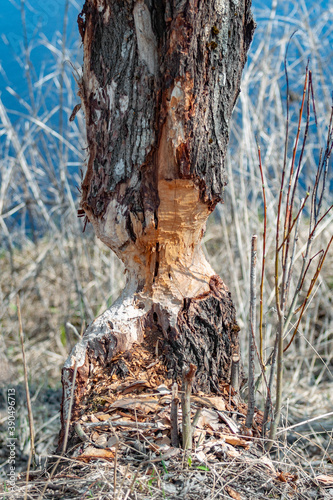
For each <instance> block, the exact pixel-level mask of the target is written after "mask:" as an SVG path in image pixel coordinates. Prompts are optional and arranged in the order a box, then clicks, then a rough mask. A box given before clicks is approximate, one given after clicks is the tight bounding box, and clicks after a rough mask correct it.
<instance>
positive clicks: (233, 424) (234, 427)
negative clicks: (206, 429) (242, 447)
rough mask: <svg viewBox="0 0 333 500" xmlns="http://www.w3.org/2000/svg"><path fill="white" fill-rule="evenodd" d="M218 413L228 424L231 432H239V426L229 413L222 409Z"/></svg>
mask: <svg viewBox="0 0 333 500" xmlns="http://www.w3.org/2000/svg"><path fill="white" fill-rule="evenodd" d="M217 414H218V416H219V417H220V419H221V420H222V421H223V422H225V423H226V424H227V426H228V427H229V429H230V430H231V432H233V433H234V434H237V433H238V432H239V427H238V425H237V424H236V422H234V421H233V420H232V418H230V417H228V416H227V415H225V414H224V413H222V412H220V411H218V412H217Z"/></svg>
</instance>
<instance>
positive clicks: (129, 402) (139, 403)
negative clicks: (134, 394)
mask: <svg viewBox="0 0 333 500" xmlns="http://www.w3.org/2000/svg"><path fill="white" fill-rule="evenodd" d="M158 406H159V402H158V400H157V399H154V398H151V397H150V399H148V398H135V399H130V398H123V399H118V400H117V401H115V402H114V403H112V405H111V407H112V408H122V409H123V410H131V411H134V410H139V411H141V412H142V413H151V412H155V411H156V410H157V407H158Z"/></svg>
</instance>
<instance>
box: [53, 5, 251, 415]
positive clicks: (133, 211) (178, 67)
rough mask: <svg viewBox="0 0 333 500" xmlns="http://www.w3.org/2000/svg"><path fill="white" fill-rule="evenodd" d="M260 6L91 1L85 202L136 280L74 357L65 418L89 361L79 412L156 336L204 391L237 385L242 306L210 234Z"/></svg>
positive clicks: (66, 376) (85, 25)
mask: <svg viewBox="0 0 333 500" xmlns="http://www.w3.org/2000/svg"><path fill="white" fill-rule="evenodd" d="M250 3H251V2H250V0H205V1H203V0H201V1H200V0H145V1H143V0H138V1H135V0H126V1H120V0H86V2H85V4H84V7H83V10H82V12H81V14H80V15H79V19H78V24H79V30H80V33H81V37H82V41H83V47H84V67H83V77H82V80H81V82H80V89H79V94H80V97H81V100H82V104H83V108H84V112H85V116H86V127H87V140H88V148H89V160H88V165H87V170H86V174H85V177H84V180H83V182H82V199H81V209H82V211H84V214H85V215H86V217H87V220H88V221H89V222H91V223H92V224H93V227H94V230H95V232H96V234H97V236H98V237H99V238H100V239H101V240H102V241H103V242H104V243H105V244H106V245H107V246H108V247H110V248H111V249H112V250H113V251H114V252H115V253H116V254H117V256H118V257H119V258H120V259H121V260H122V261H123V262H124V264H125V267H126V273H127V283H126V287H125V290H124V292H123V294H122V296H121V297H120V298H119V299H118V301H117V302H116V303H115V304H114V305H113V306H112V307H111V308H110V309H109V310H107V311H106V312H105V313H104V314H103V315H102V316H100V317H99V318H97V319H96V320H95V321H94V322H93V323H92V324H91V325H90V326H89V328H88V329H87V331H86V333H85V335H84V338H83V340H82V342H81V343H79V344H78V345H77V346H76V347H75V348H74V350H73V352H72V354H71V356H70V357H69V359H68V360H67V362H66V364H65V367H64V370H63V388H64V394H63V405H62V424H63V425H64V422H65V420H66V418H67V413H68V395H69V391H70V386H71V377H72V374H73V370H74V365H75V362H76V363H77V365H78V377H77V382H76V384H77V386H76V391H75V404H74V413H73V418H75V415H76V414H77V412H78V404H79V402H80V400H81V398H82V397H83V395H84V393H85V390H86V386H87V383H88V380H89V377H91V375H92V373H93V370H94V366H96V364H100V365H105V364H107V363H110V362H111V360H112V357H113V356H114V355H115V354H116V353H118V352H122V351H125V350H127V349H130V347H131V345H132V344H133V343H134V342H141V341H142V340H143V337H144V335H148V334H149V335H155V336H159V337H160V338H161V339H163V342H162V344H163V345H162V346H161V348H162V351H161V352H162V353H163V356H164V358H165V363H166V366H167V369H168V374H169V376H170V377H171V378H174V379H176V378H177V377H180V376H181V373H182V368H183V366H184V364H185V363H191V362H192V363H193V364H195V365H196V366H197V368H198V370H197V374H196V381H195V384H194V388H199V387H200V388H201V389H203V390H215V391H218V384H219V381H221V380H224V381H226V380H227V381H229V380H230V370H231V359H232V355H233V354H234V353H237V352H238V326H237V323H236V319H235V311H234V308H233V304H232V301H231V298H230V294H229V292H228V290H227V288H226V286H225V285H224V284H223V282H222V280H221V279H220V278H219V277H218V276H216V275H215V273H214V271H213V269H212V268H211V267H210V265H209V264H208V262H207V261H206V259H205V257H204V254H203V252H202V250H201V247H200V242H201V239H202V236H203V233H204V230H205V224H206V220H207V217H208V215H209V214H210V213H211V212H212V211H213V209H214V207H215V206H216V204H217V203H218V202H219V201H221V199H222V193H223V188H224V185H225V184H226V178H225V174H224V158H225V154H226V148H227V143H228V134H229V132H228V124H229V119H230V116H231V112H232V109H233V107H234V104H235V101H236V99H237V96H238V94H239V91H240V79H241V73H242V69H243V67H244V64H245V61H246V53H247V50H248V47H249V44H250V42H251V39H252V35H253V31H254V26H255V25H254V22H253V19H252V15H251V12H250ZM118 368H119V370H120V371H121V370H122V369H123V370H125V372H126V368H125V367H124V366H123V367H118ZM124 374H125V373H124Z"/></svg>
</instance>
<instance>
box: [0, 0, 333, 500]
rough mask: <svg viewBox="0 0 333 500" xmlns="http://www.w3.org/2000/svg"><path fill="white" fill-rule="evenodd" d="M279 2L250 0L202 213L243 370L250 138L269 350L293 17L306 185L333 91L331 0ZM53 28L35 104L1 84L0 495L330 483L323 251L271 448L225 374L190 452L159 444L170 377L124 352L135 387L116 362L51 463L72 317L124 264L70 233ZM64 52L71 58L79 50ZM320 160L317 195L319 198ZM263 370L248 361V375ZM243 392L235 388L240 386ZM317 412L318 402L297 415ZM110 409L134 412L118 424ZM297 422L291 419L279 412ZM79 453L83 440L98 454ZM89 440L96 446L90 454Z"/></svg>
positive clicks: (327, 275) (59, 58) (79, 125)
mask: <svg viewBox="0 0 333 500" xmlns="http://www.w3.org/2000/svg"><path fill="white" fill-rule="evenodd" d="M285 8H286V13H287V14H286V13H284V12H279V11H277V5H276V2H274V1H273V4H272V8H266V7H264V8H263V9H262V10H260V9H259V8H258V9H257V11H256V20H257V23H258V29H257V33H256V41H255V42H254V45H253V47H252V54H251V57H250V60H249V63H248V66H247V69H246V71H245V73H244V78H243V83H242V93H241V95H240V98H239V100H238V103H237V108H236V110H235V113H234V118H233V123H232V129H231V142H230V155H229V158H228V162H227V168H228V176H229V184H228V187H227V189H226V192H225V204H224V205H221V206H218V207H217V209H216V211H215V212H214V214H213V215H212V217H211V218H210V220H209V223H208V228H207V233H206V236H205V251H206V252H207V254H208V259H209V261H210V262H211V264H212V266H213V268H214V269H215V271H216V272H217V273H218V274H220V276H221V277H222V278H223V280H224V281H225V283H226V284H227V285H228V286H229V287H230V289H231V291H232V295H233V298H234V301H235V305H236V309H237V315H238V322H239V325H240V327H241V342H242V346H241V347H242V356H243V360H244V364H245V370H246V359H247V349H248V346H247V333H246V332H247V329H248V318H249V276H250V246H251V236H252V234H254V233H256V234H258V259H259V262H260V257H259V256H260V252H261V243H260V242H261V238H260V235H261V233H262V230H263V210H262V190H261V179H260V171H259V169H258V159H257V148H256V138H257V139H258V141H259V142H260V145H261V150H262V155H263V164H264V168H265V175H266V186H267V190H266V194H267V219H268V221H267V256H266V266H267V267H266V268H267V273H266V279H265V282H264V353H265V357H268V356H269V354H270V352H271V349H272V346H273V344H274V336H275V330H276V324H277V318H276V312H275V302H274V269H273V259H274V244H275V224H276V205H277V193H278V189H279V181H278V179H279V173H280V169H281V164H282V161H283V158H282V152H283V147H284V128H285V116H284V110H285V83H284V82H285V80H284V73H283V61H284V57H285V53H286V47H287V44H288V41H289V38H290V35H291V33H292V31H293V29H294V28H295V27H297V28H298V29H299V32H298V33H297V34H296V35H295V36H294V39H293V43H292V44H291V46H290V48H289V58H288V59H289V61H292V62H290V63H289V78H290V88H291V89H292V94H290V96H291V99H290V129H291V134H292V133H293V131H295V127H296V122H297V116H298V112H299V102H300V99H301V94H302V82H301V79H300V75H303V74H304V70H305V67H306V64H307V60H308V57H309V56H311V67H312V70H313V80H314V82H315V92H316V97H317V110H316V111H317V117H318V127H317V128H316V129H314V127H312V129H311V133H310V134H309V140H308V144H307V148H306V150H305V151H304V158H303V165H304V167H303V171H302V176H303V181H302V186H301V187H303V188H304V190H306V189H307V188H308V186H310V188H311V186H313V175H312V174H313V171H314V165H316V163H317V161H318V157H319V144H323V138H325V134H326V130H327V128H326V127H327V117H328V116H329V112H330V109H331V104H332V103H331V96H330V91H331V89H330V88H329V87H327V85H326V84H325V82H328V83H329V84H330V82H331V81H332V78H331V73H330V71H331V72H332V67H331V62H330V61H331V55H332V54H331V50H332V46H333V45H332V43H331V40H332V29H331V25H330V22H329V20H330V16H332V6H330V7H326V8H325V9H324V8H323V9H322V10H320V6H318V5H317V6H315V5H314V4H313V5H312V7H311V9H312V10H311V11H310V12H308V11H307V7H306V5H305V3H303V2H295V3H294V2H286V7H285ZM313 9H314V10H313ZM318 9H319V10H318ZM323 33H324V34H325V36H323ZM276 40H279V43H278V44H277V43H276ZM60 42H61V43H60V46H61V44H63V45H62V46H63V50H60V51H59V50H58V49H55V44H54V45H52V43H51V42H48V41H46V40H45V39H42V40H41V43H43V44H44V45H45V46H46V47H48V48H50V58H51V57H52V58H54V59H52V61H51V59H50V61H49V66H46V69H45V71H46V74H45V75H43V76H41V77H39V79H37V80H35V81H34V82H33V84H32V89H33V91H34V92H35V93H36V95H35V97H36V98H35V100H34V104H33V103H32V102H31V101H30V100H29V99H28V100H27V101H26V102H25V103H24V105H23V104H22V102H21V101H22V100H21V101H20V105H21V106H22V111H21V112H19V113H16V115H15V114H13V113H12V114H11V113H10V112H8V110H6V109H5V107H4V106H3V103H2V102H1V100H0V117H1V134H2V136H3V137H5V141H3V142H2V143H1V158H2V159H1V163H0V168H1V173H0V175H1V189H0V235H1V248H0V266H1V273H0V324H1V336H0V386H1V392H0V425H1V432H0V443H1V448H0V473H1V475H2V477H3V483H2V485H1V486H0V488H1V490H0V491H1V494H2V496H3V498H24V496H25V495H26V497H27V498H41V497H43V498H82V499H83V498H96V499H97V498H100V499H107V498H118V499H119V500H120V499H121V500H124V499H134V498H137V499H140V500H143V499H146V498H155V499H160V498H166V499H169V500H170V499H174V498H184V499H202V498H207V499H215V498H216V499H218V498H221V499H222V498H234V499H242V498H244V499H257V498H258V499H259V498H262V499H266V498H299V499H309V498H314V499H325V498H327V499H329V498H332V497H333V482H332V477H333V465H332V464H333V446H332V427H333V425H332V422H333V418H332V414H331V413H332V411H333V410H332V409H333V374H332V373H333V308H332V303H333V275H332V269H333V253H332V251H331V252H330V254H329V255H328V256H327V259H326V262H325V267H324V269H323V271H322V273H321V275H320V278H319V281H318V283H317V287H316V290H315V293H314V295H313V298H312V300H311V302H310V303H309V305H308V308H307V311H306V314H305V316H304V320H303V322H302V325H301V329H300V330H299V334H298V335H297V336H296V339H295V342H294V343H293V344H292V346H291V348H290V349H289V350H288V352H287V355H286V357H285V361H284V363H285V367H284V380H285V383H284V392H283V416H282V422H281V425H282V427H281V428H280V429H279V431H278V441H277V443H276V447H275V449H274V451H273V452H272V453H271V454H270V455H267V454H265V453H264V452H262V450H261V448H260V444H261V435H260V432H259V431H258V434H257V435H255V436H252V437H251V438H249V436H246V435H245V436H244V435H243V434H242V432H243V431H242V425H243V423H244V418H245V411H246V407H244V411H242V412H240V414H234V413H233V410H234V408H233V405H232V400H233V398H234V397H235V396H234V395H232V394H231V393H230V391H229V389H228V390H227V392H226V393H225V394H224V395H222V396H221V397H220V398H219V402H217V401H216V400H215V401H213V398H212V395H196V398H193V400H192V410H193V413H195V412H196V410H197V409H198V408H199V407H200V408H201V417H200V418H201V420H199V422H198V425H197V430H196V432H195V439H194V447H193V450H192V452H191V453H187V454H186V453H185V452H183V451H181V450H180V449H175V448H173V447H171V446H170V423H169V419H170V401H169V400H170V391H171V386H170V381H168V380H167V379H166V378H165V376H164V374H163V373H159V371H158V369H159V364H158V363H156V364H155V365H154V366H152V367H151V368H150V369H149V370H148V371H147V370H143V368H142V366H141V365H140V363H139V364H138V366H132V368H131V369H132V372H133V375H132V376H133V380H132V381H131V382H132V386H131V387H127V386H126V387H121V382H120V381H119V380H117V379H116V378H114V379H113V380H111V381H110V386H109V387H108V388H107V394H106V393H104V392H103V391H102V389H101V391H102V393H101V394H97V396H96V397H95V398H94V397H92V398H91V400H89V401H87V405H89V411H87V412H86V413H87V418H86V420H82V422H80V426H81V430H82V432H83V433H81V437H80V435H79V434H80V428H79V431H78V434H77V435H76V439H77V442H76V443H75V444H73V446H74V447H75V446H76V449H77V453H76V456H75V457H71V458H67V459H65V458H64V459H63V460H62V462H61V466H60V468H59V469H58V470H57V471H56V472H55V474H54V476H53V477H52V478H51V479H50V471H51V470H52V467H51V465H50V461H51V459H50V454H52V453H54V451H55V448H56V443H57V436H58V432H59V406H60V399H61V387H60V373H61V368H62V365H63V363H64V361H65V359H66V357H67V355H68V352H69V351H70V349H71V348H72V347H73V345H74V344H75V343H76V341H77V331H80V329H81V326H82V324H87V323H89V322H90V321H91V320H92V319H93V318H95V317H96V316H97V315H98V314H99V313H101V312H102V311H103V310H105V308H106V307H108V306H109V305H110V304H111V303H112V302H113V301H114V299H115V298H116V297H117V295H118V293H119V291H120V290H121V289H122V287H123V284H124V279H125V277H124V272H123V269H122V267H121V264H120V263H119V262H118V261H117V259H116V258H115V257H114V256H113V255H112V254H111V252H109V250H108V249H107V248H104V245H102V244H101V243H100V242H98V241H97V240H96V238H95V236H94V235H93V233H92V230H91V228H89V226H88V227H87V230H86V232H85V233H84V234H82V225H81V221H80V220H79V219H77V217H76V209H77V199H76V196H75V195H74V185H75V184H79V183H80V178H79V176H78V175H77V174H76V173H75V172H76V171H77V170H78V169H79V166H80V162H81V161H82V160H84V149H83V148H84V146H85V142H84V133H83V129H84V126H83V117H82V115H81V114H80V113H78V115H77V117H76V120H75V121H74V122H71V123H69V122H68V120H67V118H69V116H70V115H71V112H72V109H73V107H74V105H75V104H76V97H75V92H74V90H73V83H72V78H71V75H70V71H68V69H67V66H66V64H65V61H66V59H70V60H71V61H72V63H73V64H74V65H75V64H76V63H75V54H76V53H77V48H75V47H74V48H71V49H67V48H66V47H65V45H66V37H62V39H61V41H60ZM51 54H52V56H51ZM21 57H22V60H23V62H24V60H25V58H26V57H27V54H26V53H25V52H24V51H23V52H22V55H21ZM76 67H77V68H78V70H79V65H78V64H77V65H76ZM47 72H49V73H50V74H51V73H52V72H54V76H53V78H52V79H51V85H50V83H49V79H47V78H45V77H46V76H47V74H48V73H47ZM46 86H47V88H46ZM59 92H60V94H61V95H62V96H63V97H62V99H60V102H62V103H64V102H65V103H66V105H64V106H63V109H62V110H60V111H59V107H58V104H59ZM27 107H28V113H27V112H26V111H27V110H26V109H25V108H27ZM59 113H62V114H63V116H66V120H64V121H61V120H60V123H61V129H59V128H58V125H59V121H58V122H57V121H56V120H55V117H56V118H59ZM17 114H18V117H17ZM312 125H313V124H312V123H311V126H312ZM55 132H56V133H55ZM57 134H58V135H57ZM59 137H60V139H59ZM330 175H331V177H330V178H329V179H328V183H327V189H326V198H327V200H326V201H327V206H328V205H329V204H330V203H331V201H329V198H330V194H331V192H332V191H331V190H332V174H330ZM301 197H302V193H300V198H301ZM303 222H304V223H305V225H304V228H303V229H301V230H300V232H299V238H298V243H297V259H296V262H295V268H296V275H297V266H298V267H300V265H301V262H300V261H301V256H302V251H304V245H305V244H306V239H307V227H306V223H307V217H306V215H305V216H304V218H303ZM332 225H333V216H332V214H330V215H329V216H328V218H327V219H326V221H325V223H324V224H323V225H321V226H320V229H319V231H318V233H317V237H316V240H315V241H314V248H313V253H316V251H318V250H319V249H321V248H324V247H325V246H326V245H327V243H328V241H329V239H330V237H331V235H332ZM259 272H260V269H258V274H259ZM293 286H295V285H293ZM18 294H19V295H20V302H21V310H22V318H23V328H24V333H25V351H26V359H27V366H28V370H29V384H30V392H31V397H32V410H33V416H34V421H35V430H36V440H35V445H36V452H37V458H38V460H39V469H38V470H37V471H34V470H31V471H30V475H29V481H28V482H27V483H26V481H25V475H24V471H25V470H26V467H27V460H28V457H29V446H30V438H29V436H30V434H29V425H28V415H27V408H26V402H25V394H24V388H23V387H24V386H23V381H24V375H23V367H22V362H21V348H20V344H19V337H18V319H17V306H16V297H17V295H18ZM291 333H292V330H291V332H290V334H289V335H291ZM151 355H152V354H151V353H149V352H148V353H146V355H145V356H147V357H146V358H145V356H144V355H143V353H141V354H140V356H138V358H139V357H141V358H142V359H143V360H144V362H145V367H147V366H149V364H151V363H155V361H158V360H157V359H156V353H155V354H154V355H155V357H154V359H152V360H151V361H150V359H149V356H151ZM157 358H158V356H157ZM259 374H260V368H259V366H258V367H257V369H256V376H258V375H259ZM9 387H11V388H15V390H16V394H17V398H16V400H17V407H16V412H17V467H18V469H19V470H20V471H21V472H20V476H19V478H18V481H17V491H16V493H15V495H14V494H13V493H8V492H6V491H7V487H6V467H7V465H8V456H7V450H6V446H5V443H6V439H7V434H6V432H7V427H6V419H7V414H6V411H7V410H6V408H7V407H6V397H7V392H6V391H7V389H8V388H9ZM264 391H265V387H263V386H259V387H258V392H257V401H256V405H257V407H258V408H261V409H262V408H263V401H264V396H265V394H264ZM97 392H98V391H97ZM222 392H223V391H222ZM242 397H243V398H246V387H244V388H243V393H242ZM200 398H201V400H200ZM124 400H125V401H124ZM126 400H127V401H126ZM129 400H130V401H131V400H132V402H129ZM147 400H148V401H149V403H148V404H147ZM133 401H134V402H133ZM326 414H328V416H327V417H326V418H324V417H323V416H324V415H326ZM316 417H322V418H318V419H317V420H311V421H310V422H306V421H307V420H308V419H314V418H316ZM260 418H261V417H260V412H259V411H257V412H256V420H255V422H256V424H257V425H258V426H259V427H260ZM117 420H118V425H116V424H115V422H117ZM119 421H123V424H124V423H126V422H127V424H132V425H120V424H119ZM105 422H107V424H108V426H107V427H106V426H105ZM99 423H100V424H101V425H98V424H99ZM143 424H145V425H143ZM296 424H297V427H293V428H291V427H292V426H293V425H296ZM89 450H90V451H89ZM96 450H97V451H96ZM106 452H108V453H109V456H107V453H106ZM89 453H90V455H89ZM91 453H95V457H94V459H92V457H91ZM96 453H97V454H98V453H100V455H99V457H96ZM103 453H104V454H103ZM47 457H49V458H47ZM46 484H48V486H47V489H46V490H45V491H44V493H43V490H44V489H45V486H46Z"/></svg>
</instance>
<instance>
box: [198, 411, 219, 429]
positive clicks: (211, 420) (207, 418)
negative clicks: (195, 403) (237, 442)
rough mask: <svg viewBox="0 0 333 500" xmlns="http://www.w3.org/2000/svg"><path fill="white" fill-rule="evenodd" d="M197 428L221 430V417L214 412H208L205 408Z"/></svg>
mask: <svg viewBox="0 0 333 500" xmlns="http://www.w3.org/2000/svg"><path fill="white" fill-rule="evenodd" d="M197 427H198V428H199V429H204V428H206V427H209V428H210V429H212V430H213V431H217V430H219V429H220V426H219V417H218V415H217V413H216V412H215V411H214V410H207V409H206V408H204V409H203V410H202V412H201V414H200V417H199V420H198V423H197Z"/></svg>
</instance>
